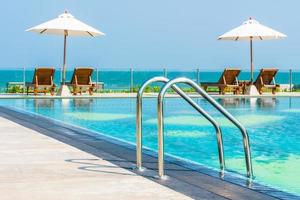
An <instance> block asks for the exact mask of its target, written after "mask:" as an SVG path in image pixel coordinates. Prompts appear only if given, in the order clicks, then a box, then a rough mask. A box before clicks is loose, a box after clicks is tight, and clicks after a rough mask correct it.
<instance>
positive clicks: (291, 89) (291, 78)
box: [289, 69, 293, 92]
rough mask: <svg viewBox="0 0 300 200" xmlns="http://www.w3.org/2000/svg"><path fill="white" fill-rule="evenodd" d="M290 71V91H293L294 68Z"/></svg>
mask: <svg viewBox="0 0 300 200" xmlns="http://www.w3.org/2000/svg"><path fill="white" fill-rule="evenodd" d="M289 71H290V76H289V81H290V92H292V91H293V88H292V82H293V76H292V69H290V70H289Z"/></svg>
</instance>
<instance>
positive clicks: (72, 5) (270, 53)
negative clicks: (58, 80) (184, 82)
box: [0, 0, 300, 70]
mask: <svg viewBox="0 0 300 200" xmlns="http://www.w3.org/2000/svg"><path fill="white" fill-rule="evenodd" d="M299 7H300V2H299V1H297V0H287V1H274V0H264V1H261V0H252V1H236V0H227V1H219V0H210V1H199V0H186V1H183V0H163V1H162V0H151V1H145V0H144V1H141V0H124V1H122V0H109V1H101V0H50V1H42V0H26V1H17V0H10V1H2V2H1V12H0V17H1V18H0V19H1V20H0V26H1V27H2V28H1V38H0V44H1V47H0V53H1V63H0V67H23V66H25V67H35V66H56V67H61V65H62V53H63V38H62V37H59V36H50V35H44V36H40V35H37V34H34V33H30V32H25V30H26V29H27V28H29V27H32V26H34V25H37V24H40V23H42V22H44V21H47V20H50V19H52V18H55V17H57V16H58V15H59V14H61V13H62V12H63V11H64V10H68V11H69V12H70V13H72V14H73V15H74V16H75V17H76V18H78V19H80V20H82V21H83V22H86V23H88V24H90V25H92V26H93V27H95V28H98V29H99V30H101V31H103V32H104V33H106V36H105V37H98V38H78V37H76V38H75V37H72V38H70V39H69V40H68V45H69V46H68V62H67V65H68V67H74V66H95V67H103V68H129V67H134V68H139V69H154V68H161V67H167V68H170V69H178V68H179V69H194V68H197V67H199V68H200V69H202V70H219V69H223V68H224V67H225V66H239V67H241V68H243V69H245V70H248V69H249V44H248V43H247V42H231V41H217V40H216V38H217V37H218V36H219V35H221V34H223V33H224V32H226V31H228V30H230V29H232V28H234V27H236V26H238V25H240V24H241V23H242V22H243V21H245V20H246V19H247V18H248V17H249V16H252V17H253V18H255V19H256V20H258V21H260V22H261V23H262V24H264V25H267V26H270V27H272V28H274V29H276V30H278V31H281V32H283V33H285V34H287V35H288V37H287V38H286V39H284V40H277V41H259V42H255V43H254V62H255V67H256V68H260V67H263V66H267V67H272V66H276V67H279V68H280V69H282V70H285V69H288V68H293V69H298V70H299V69H300V37H299V36H300V24H299V22H300V15H299V12H298V9H299Z"/></svg>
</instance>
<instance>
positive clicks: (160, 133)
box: [136, 76, 253, 179]
mask: <svg viewBox="0 0 300 200" xmlns="http://www.w3.org/2000/svg"><path fill="white" fill-rule="evenodd" d="M155 82H162V83H165V85H164V87H162V89H161V90H160V92H159V94H158V97H157V117H158V176H159V177H160V178H163V177H164V175H165V172H164V171H165V170H164V109H163V100H164V97H165V94H166V92H167V90H168V89H169V88H172V89H173V90H174V91H175V92H176V93H177V94H178V95H179V96H181V97H182V98H183V99H184V100H185V101H187V102H188V103H189V104H190V105H191V106H192V107H193V108H194V109H195V110H197V111H198V112H199V113H200V114H201V115H202V116H203V117H204V118H206V119H207V120H208V121H209V122H210V123H211V124H212V125H213V127H214V129H215V131H216V135H217V144H218V154H219V164H220V176H221V177H223V176H224V171H225V160H224V150H223V139H222V131H221V128H220V125H219V124H218V122H217V121H216V120H215V119H214V118H213V117H212V116H210V115H209V114H208V113H207V112H206V111H205V110H204V109H203V108H201V107H200V106H199V105H198V104H197V103H195V102H194V101H193V100H192V99H191V97H189V96H188V95H187V94H186V93H185V92H183V91H182V90H181V89H180V88H179V87H178V86H177V85H176V84H177V83H185V84H187V85H189V86H190V87H192V88H193V89H195V91H196V92H197V93H198V94H199V95H201V96H202V97H203V98H204V99H206V100H207V101H208V102H209V103H210V104H211V105H212V106H213V107H215V108H216V109H217V110H218V111H219V112H220V113H221V114H223V116H225V117H226V118H227V119H228V120H229V121H231V122H232V123H233V124H234V125H235V126H236V127H237V128H238V129H239V130H240V131H241V133H242V136H243V146H244V154H245V162H246V170H247V177H248V178H250V179H252V177H253V170H252V162H251V152H250V145H249V136H248V133H247V130H246V129H245V127H244V126H243V125H242V124H241V123H240V122H239V121H238V120H237V119H236V118H235V117H233V116H232V115H231V114H230V113H229V112H228V111H227V110H226V109H225V108H223V107H222V106H221V105H220V104H219V103H218V102H217V101H216V100H214V99H213V98H212V97H211V96H210V95H209V94H207V93H206V92H205V91H204V90H203V89H202V88H201V87H200V86H199V85H198V84H197V83H195V82H194V81H192V80H191V79H188V78H175V79H173V80H169V79H168V78H166V77H162V76H158V77H153V78H151V79H149V80H148V81H146V82H145V83H144V84H143V85H142V86H141V88H140V89H139V91H138V93H137V102H136V167H137V169H138V170H140V171H142V170H143V167H142V99H143V93H144V90H145V88H146V87H147V86H148V85H150V84H152V83H155Z"/></svg>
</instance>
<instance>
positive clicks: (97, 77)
mask: <svg viewBox="0 0 300 200" xmlns="http://www.w3.org/2000/svg"><path fill="white" fill-rule="evenodd" d="M98 73H99V70H98V67H97V68H96V81H97V82H96V93H98V87H99V85H98V81H99V75H98Z"/></svg>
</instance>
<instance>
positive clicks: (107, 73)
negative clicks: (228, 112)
mask: <svg viewBox="0 0 300 200" xmlns="http://www.w3.org/2000/svg"><path fill="white" fill-rule="evenodd" d="M33 73H34V69H26V70H25V71H24V70H23V69H0V91H1V92H4V91H6V86H7V83H8V82H23V81H24V79H25V81H26V82H31V81H32V78H33ZM72 74H73V70H68V71H67V73H66V79H67V81H70V79H71V76H72ZM221 74H222V71H218V72H209V71H201V70H200V71H199V73H197V70H189V71H175V70H172V71H171V70H169V71H164V70H155V71H154V70H153V71H152V70H148V71H146V70H145V71H142V70H136V71H135V70H133V71H132V73H131V71H130V69H128V70H108V69H103V70H101V69H99V70H98V76H97V71H96V70H95V71H94V73H93V77H92V79H93V81H94V82H96V81H97V79H98V82H103V83H104V88H105V89H107V90H128V89H129V88H130V86H131V83H133V86H134V87H138V86H140V85H141V84H142V83H143V82H144V81H146V80H147V79H149V78H151V77H154V76H164V75H166V76H167V77H168V78H170V79H172V78H176V77H187V78H190V79H192V80H194V81H197V80H199V81H200V82H208V81H218V79H219V78H220V76H221ZM257 74H258V71H257V72H255V74H254V78H256V76H257ZM131 77H133V80H132V81H131ZM249 77H250V73H249V72H241V74H240V75H239V77H238V79H239V80H249ZM275 80H276V83H278V84H289V72H288V71H282V72H280V71H279V72H278V73H277V75H276V78H275ZM54 82H55V84H56V85H59V84H60V82H61V70H57V71H56V73H55V76H54ZM292 84H294V85H300V72H293V73H292Z"/></svg>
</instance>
